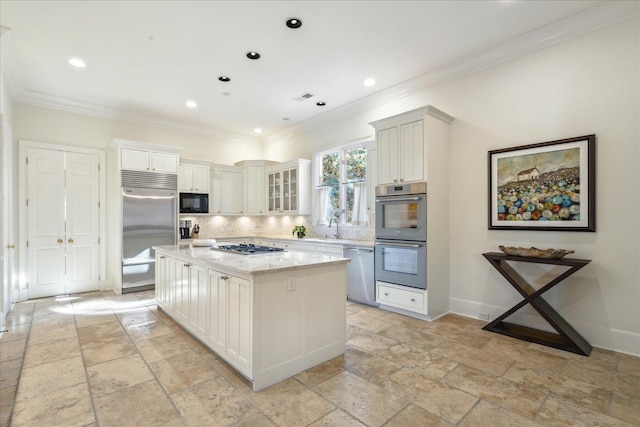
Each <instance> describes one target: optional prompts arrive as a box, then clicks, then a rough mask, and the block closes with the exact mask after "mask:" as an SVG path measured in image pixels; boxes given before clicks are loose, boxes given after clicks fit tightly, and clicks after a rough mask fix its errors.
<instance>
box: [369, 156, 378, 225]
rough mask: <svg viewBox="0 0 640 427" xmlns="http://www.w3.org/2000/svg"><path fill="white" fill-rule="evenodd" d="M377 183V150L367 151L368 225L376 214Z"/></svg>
mask: <svg viewBox="0 0 640 427" xmlns="http://www.w3.org/2000/svg"><path fill="white" fill-rule="evenodd" d="M376 182H378V150H377V148H368V149H367V213H368V214H369V216H370V218H369V223H370V224H372V223H373V217H372V215H374V214H375V213H376V185H375V183H376Z"/></svg>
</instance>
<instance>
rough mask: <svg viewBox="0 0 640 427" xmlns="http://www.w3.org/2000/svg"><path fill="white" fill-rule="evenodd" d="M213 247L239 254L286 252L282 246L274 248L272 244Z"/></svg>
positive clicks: (217, 249)
mask: <svg viewBox="0 0 640 427" xmlns="http://www.w3.org/2000/svg"><path fill="white" fill-rule="evenodd" d="M211 249H213V250H216V251H223V252H231V253H234V254H239V255H256V254H267V253H273V252H284V249H282V248H274V247H272V246H260V245H247V244H240V245H220V246H214V247H212V248H211Z"/></svg>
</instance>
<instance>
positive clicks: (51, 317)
mask: <svg viewBox="0 0 640 427" xmlns="http://www.w3.org/2000/svg"><path fill="white" fill-rule="evenodd" d="M63 326H75V320H74V318H73V312H70V313H56V312H53V313H47V314H43V315H41V316H34V318H33V322H31V330H32V331H37V330H39V329H55V328H59V327H63Z"/></svg>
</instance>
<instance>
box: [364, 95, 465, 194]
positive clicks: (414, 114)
mask: <svg viewBox="0 0 640 427" xmlns="http://www.w3.org/2000/svg"><path fill="white" fill-rule="evenodd" d="M434 118H435V119H438V120H439V121H441V122H445V123H447V124H448V123H450V122H451V120H453V118H452V117H451V116H449V115H447V114H446V113H443V112H442V111H440V110H438V109H436V108H434V107H431V106H428V107H424V108H419V109H417V110H413V111H409V112H407V113H403V114H398V115H396V116H393V117H388V118H386V119H382V120H378V121H375V122H372V123H370V124H371V125H372V126H373V127H374V128H375V129H376V148H377V157H378V160H377V167H378V170H377V174H378V181H377V182H378V184H379V185H384V184H395V183H402V182H416V181H426V180H427V171H426V170H425V164H426V156H427V147H426V141H427V140H429V138H432V137H434V136H436V135H429V129H430V121H431V120H433V119H434Z"/></svg>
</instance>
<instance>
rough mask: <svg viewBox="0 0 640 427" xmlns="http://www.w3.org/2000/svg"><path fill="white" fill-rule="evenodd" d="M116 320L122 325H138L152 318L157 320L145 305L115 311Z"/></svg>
mask: <svg viewBox="0 0 640 427" xmlns="http://www.w3.org/2000/svg"><path fill="white" fill-rule="evenodd" d="M116 316H117V317H118V320H120V323H122V326H125V327H126V326H130V325H138V324H140V323H147V322H150V321H152V320H159V319H158V316H156V315H155V314H154V313H153V312H152V311H151V310H149V309H148V308H147V307H136V308H133V309H130V310H124V311H120V312H118V313H116Z"/></svg>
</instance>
